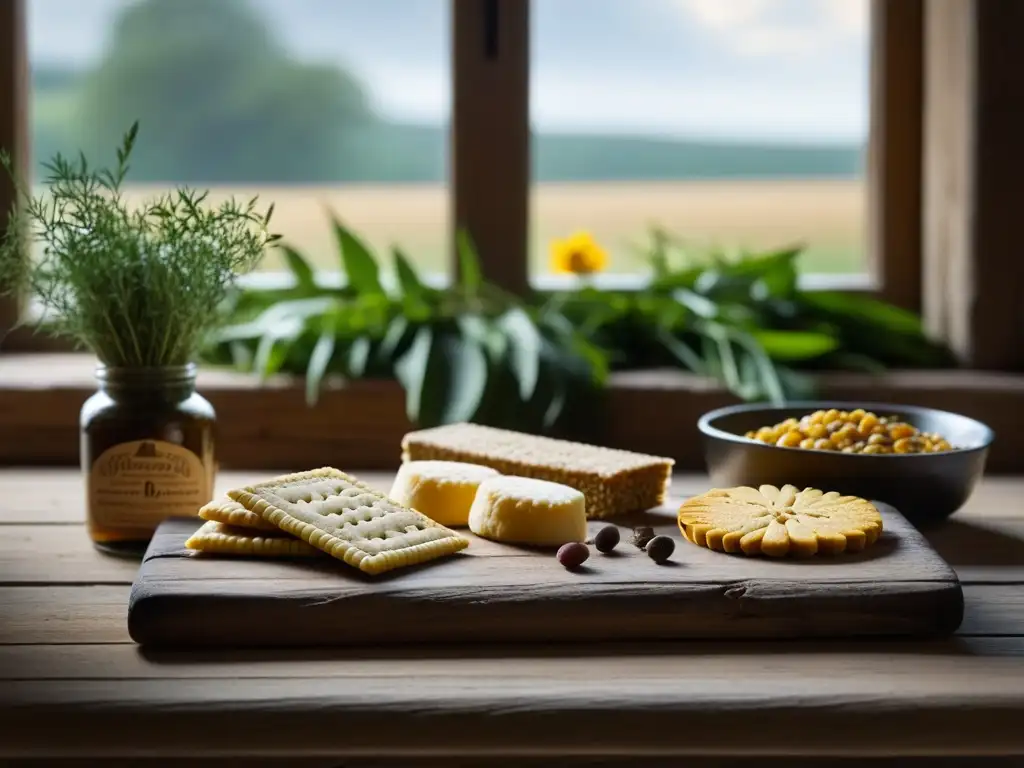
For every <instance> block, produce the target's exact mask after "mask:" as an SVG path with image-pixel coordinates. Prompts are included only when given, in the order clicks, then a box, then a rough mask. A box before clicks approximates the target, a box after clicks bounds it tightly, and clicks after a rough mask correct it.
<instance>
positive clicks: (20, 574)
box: [0, 525, 139, 586]
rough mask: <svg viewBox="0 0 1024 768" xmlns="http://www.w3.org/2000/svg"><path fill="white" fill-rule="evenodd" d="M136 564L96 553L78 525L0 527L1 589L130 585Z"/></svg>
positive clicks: (137, 566) (97, 551)
mask: <svg viewBox="0 0 1024 768" xmlns="http://www.w3.org/2000/svg"><path fill="white" fill-rule="evenodd" d="M138 570H139V562H138V561H137V560H129V559H125V558H120V557H114V556H111V555H106V554H103V553H102V552H100V551H99V550H97V549H96V548H95V547H94V546H93V544H92V541H91V540H90V539H89V536H88V535H87V534H86V531H85V527H84V526H80V525H45V526H42V525H40V526H34V525H4V526H0V586H3V585H9V584H40V585H44V584H131V583H132V581H133V580H134V579H135V575H136V573H137V572H138Z"/></svg>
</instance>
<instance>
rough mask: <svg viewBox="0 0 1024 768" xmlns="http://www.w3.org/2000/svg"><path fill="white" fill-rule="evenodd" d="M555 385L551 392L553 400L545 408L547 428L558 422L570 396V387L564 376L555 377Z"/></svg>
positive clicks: (544, 422)
mask: <svg viewBox="0 0 1024 768" xmlns="http://www.w3.org/2000/svg"><path fill="white" fill-rule="evenodd" d="M553 387H554V391H553V392H552V394H551V402H549V403H548V407H547V408H545V409H544V421H543V424H544V428H545V429H551V427H553V426H554V425H555V424H556V423H558V419H559V418H561V416H562V414H563V413H564V412H565V404H566V402H567V400H568V397H569V387H568V386H567V385H566V382H565V379H564V378H563V377H561V376H556V377H554V385H553Z"/></svg>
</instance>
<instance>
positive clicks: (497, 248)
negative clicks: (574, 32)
mask: <svg viewBox="0 0 1024 768" xmlns="http://www.w3.org/2000/svg"><path fill="white" fill-rule="evenodd" d="M450 3H451V9H452V13H451V19H452V162H451V198H452V209H453V211H454V216H453V217H452V228H453V230H454V231H453V237H452V243H453V245H454V243H455V237H454V234H455V232H457V231H458V230H459V229H465V230H466V231H467V232H469V234H470V235H471V236H472V237H473V241H474V243H475V244H476V248H477V251H478V252H479V254H480V266H481V269H482V270H483V273H484V275H485V277H487V279H488V280H490V281H491V282H493V283H494V284H495V285H499V286H501V287H502V288H504V289H505V290H507V291H511V292H513V293H519V294H524V293H526V291H527V290H529V275H528V273H527V270H528V260H527V259H526V258H525V254H526V253H527V250H528V248H529V244H528V238H527V233H528V231H529V228H530V227H529V221H528V216H529V211H528V201H529V198H530V195H529V192H530V190H529V186H530V81H529V67H530V22H529V18H530V5H529V2H528V1H527V0H491V1H490V2H486V1H485V2H469V3H467V2H460V1H459V0H450ZM454 254H455V250H454V248H453V256H454ZM452 264H453V266H452V269H453V272H454V273H455V274H458V269H459V267H458V259H457V258H453V260H452Z"/></svg>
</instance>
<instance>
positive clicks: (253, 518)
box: [199, 498, 280, 531]
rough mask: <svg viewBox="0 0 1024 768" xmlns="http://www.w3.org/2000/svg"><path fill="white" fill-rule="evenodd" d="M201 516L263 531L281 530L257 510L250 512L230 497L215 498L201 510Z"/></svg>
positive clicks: (225, 523) (217, 521)
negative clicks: (256, 511)
mask: <svg viewBox="0 0 1024 768" xmlns="http://www.w3.org/2000/svg"><path fill="white" fill-rule="evenodd" d="M199 516H200V517H201V518H203V520H212V521H213V522H215V523H224V525H231V526H234V527H236V528H255V529H258V530H261V531H277V530H280V529H279V528H278V527H277V526H276V525H274V524H273V523H268V522H267V521H266V520H264V519H263V518H262V517H260V516H259V515H257V514H256V513H255V512H250V511H249V510H248V509H246V508H245V507H243V506H242V505H241V504H239V503H238V502H237V501H232V500H231V499H229V498H223V499H214V500H213V501H211V502H210V503H209V504H206V505H205V506H203V507H202V508H201V509H200V510H199Z"/></svg>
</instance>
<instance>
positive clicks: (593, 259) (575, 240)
mask: <svg viewBox="0 0 1024 768" xmlns="http://www.w3.org/2000/svg"><path fill="white" fill-rule="evenodd" d="M606 266H608V254H607V253H605V251H604V249H603V248H602V247H601V246H600V245H598V243H597V241H596V240H595V239H594V238H593V237H592V236H591V235H590V233H589V232H576V233H575V234H573V235H571V236H570V237H568V238H566V239H565V240H553V241H552V242H551V271H552V272H561V273H566V272H567V273H569V274H573V275H589V274H591V273H593V272H600V271H602V270H603V269H604V268H605V267H606Z"/></svg>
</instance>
